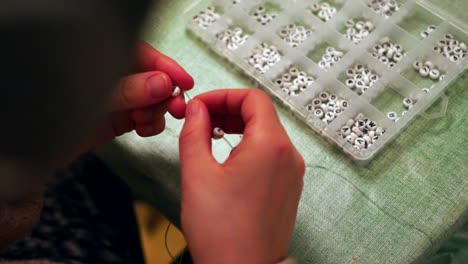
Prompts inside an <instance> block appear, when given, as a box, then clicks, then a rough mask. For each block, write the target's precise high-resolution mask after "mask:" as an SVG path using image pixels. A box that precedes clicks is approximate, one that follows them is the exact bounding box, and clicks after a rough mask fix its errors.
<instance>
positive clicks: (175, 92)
mask: <svg viewBox="0 0 468 264" xmlns="http://www.w3.org/2000/svg"><path fill="white" fill-rule="evenodd" d="M181 93H182V90H181V89H180V88H179V87H177V86H174V89H173V90H172V94H171V96H172V97H177V96H179V95H180V94H181Z"/></svg>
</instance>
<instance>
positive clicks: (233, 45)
mask: <svg viewBox="0 0 468 264" xmlns="http://www.w3.org/2000/svg"><path fill="white" fill-rule="evenodd" d="M216 38H217V39H218V40H220V41H221V42H222V43H223V44H224V45H225V46H226V47H227V48H228V49H230V50H235V49H237V48H238V47H240V46H241V45H242V44H244V43H245V42H246V41H247V40H248V39H249V38H250V34H247V33H244V30H242V28H240V27H236V28H233V29H227V30H224V31H221V32H219V33H217V34H216Z"/></svg>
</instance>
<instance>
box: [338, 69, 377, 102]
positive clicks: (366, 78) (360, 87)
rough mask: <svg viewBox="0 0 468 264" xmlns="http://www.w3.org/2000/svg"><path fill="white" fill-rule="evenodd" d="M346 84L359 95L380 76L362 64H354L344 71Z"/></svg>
mask: <svg viewBox="0 0 468 264" xmlns="http://www.w3.org/2000/svg"><path fill="white" fill-rule="evenodd" d="M346 77H347V78H348V79H346V86H347V87H348V88H349V89H351V90H355V91H356V93H357V94H359V95H361V94H364V93H365V92H367V90H369V88H370V87H372V85H374V84H375V83H376V82H377V81H378V80H379V79H380V76H379V75H377V74H376V73H375V72H373V71H372V70H371V69H370V68H369V67H367V66H366V65H363V64H356V65H354V67H351V68H349V69H348V70H347V71H346Z"/></svg>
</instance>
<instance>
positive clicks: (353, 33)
mask: <svg viewBox="0 0 468 264" xmlns="http://www.w3.org/2000/svg"><path fill="white" fill-rule="evenodd" d="M345 25H346V28H347V29H346V34H345V37H346V38H347V39H349V40H351V41H352V42H353V43H354V44H358V43H359V42H361V40H363V39H364V38H366V37H367V36H368V35H369V34H370V33H371V32H372V31H374V29H375V26H374V24H373V23H372V22H371V21H370V20H358V21H354V19H349V20H347V21H346V23H345Z"/></svg>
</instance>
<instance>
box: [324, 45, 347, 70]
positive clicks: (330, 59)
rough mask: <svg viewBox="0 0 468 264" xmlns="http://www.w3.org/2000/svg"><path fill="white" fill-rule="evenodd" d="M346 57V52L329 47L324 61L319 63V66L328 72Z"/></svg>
mask: <svg viewBox="0 0 468 264" xmlns="http://www.w3.org/2000/svg"><path fill="white" fill-rule="evenodd" d="M343 56H344V52H343V51H341V50H337V49H335V48H333V47H327V48H326V49H325V54H323V56H322V59H321V60H320V61H319V63H318V66H319V67H320V68H322V69H324V70H328V69H330V68H331V67H333V65H335V64H336V63H338V62H339V61H340V60H341V59H342V58H343Z"/></svg>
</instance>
